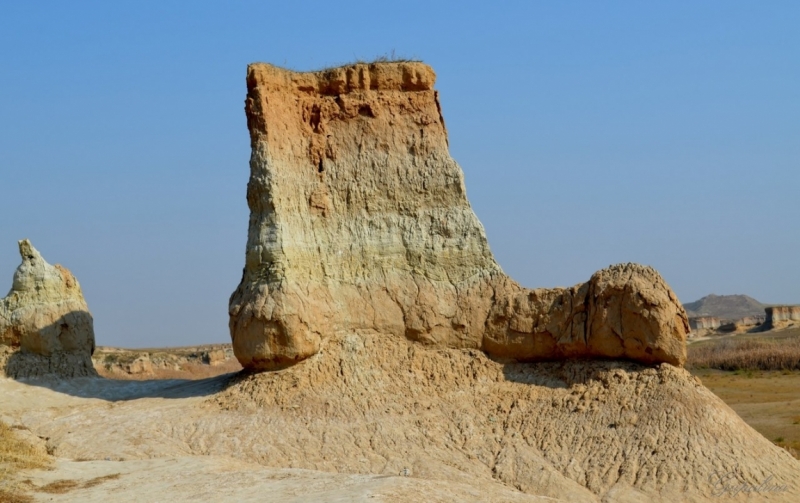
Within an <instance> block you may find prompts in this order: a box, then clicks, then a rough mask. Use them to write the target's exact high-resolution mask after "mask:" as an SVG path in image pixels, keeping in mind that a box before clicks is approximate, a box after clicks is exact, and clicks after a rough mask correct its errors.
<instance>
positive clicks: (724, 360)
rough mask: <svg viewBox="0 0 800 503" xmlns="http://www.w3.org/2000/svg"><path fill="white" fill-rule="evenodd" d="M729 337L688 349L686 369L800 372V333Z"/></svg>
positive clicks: (789, 332) (695, 345) (795, 331)
mask: <svg viewBox="0 0 800 503" xmlns="http://www.w3.org/2000/svg"><path fill="white" fill-rule="evenodd" d="M787 332H788V333H781V332H779V333H778V334H776V335H773V336H753V335H748V336H739V337H726V338H724V339H720V340H717V341H705V342H701V343H697V344H692V345H690V346H689V348H688V350H689V358H688V361H687V367H690V368H709V369H719V370H738V371H752V370H800V331H798V330H791V331H787Z"/></svg>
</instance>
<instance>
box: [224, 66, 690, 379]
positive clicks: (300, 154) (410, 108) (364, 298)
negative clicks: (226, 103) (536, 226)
mask: <svg viewBox="0 0 800 503" xmlns="http://www.w3.org/2000/svg"><path fill="white" fill-rule="evenodd" d="M434 81H435V74H434V72H433V70H432V69H431V68H430V67H428V66H427V65H424V64H422V63H416V62H406V63H378V64H356V65H352V66H347V67H342V68H336V69H331V70H326V71H322V72H316V73H296V72H292V71H288V70H284V69H280V68H277V67H274V66H271V65H268V64H253V65H250V66H249V67H248V73H247V88H248V95H247V100H246V107H245V109H246V114H247V124H248V128H249V130H250V140H251V147H252V155H251V160H250V180H249V182H248V188H247V201H248V205H249V207H250V211H251V213H250V224H249V230H248V240H247V252H246V261H245V267H244V273H243V277H242V280H241V283H240V284H239V287H238V288H237V289H236V291H235V292H234V293H233V295H232V296H231V299H230V310H229V313H230V330H231V336H232V339H233V347H234V352H235V354H236V356H237V358H238V359H239V361H240V362H241V363H242V365H244V366H245V367H246V368H249V369H255V370H261V369H273V368H281V367H285V366H288V365H291V364H293V363H296V362H298V361H301V360H303V359H305V358H308V357H309V356H311V355H313V354H315V353H317V352H318V351H319V349H320V343H321V341H322V340H323V339H324V338H325V337H328V336H329V335H331V334H333V333H337V332H343V331H344V332H352V331H355V330H375V331H377V332H381V333H387V334H392V335H396V336H398V337H405V338H408V339H410V340H413V341H418V342H421V343H423V344H426V345H430V346H436V347H450V348H475V349H482V350H484V351H486V352H487V353H489V354H490V355H492V356H494V357H500V358H510V359H516V360H522V361H532V360H544V359H560V358H569V357H607V358H628V359H632V360H637V361H640V362H644V363H658V362H668V363H671V364H673V365H681V364H683V362H684V361H685V357H686V349H685V339H686V334H687V332H688V331H689V325H688V321H687V318H686V314H685V312H684V310H683V307H682V306H681V304H680V303H679V302H678V300H677V298H676V296H675V294H674V293H673V292H672V291H671V290H670V288H669V287H668V286H667V284H666V283H665V282H664V281H663V279H662V278H661V277H660V276H659V274H658V273H657V272H656V271H655V270H653V269H652V268H650V267H645V266H641V265H637V264H624V265H616V266H612V267H609V268H608V269H604V270H602V271H600V272H598V273H595V274H594V275H593V276H592V278H591V279H590V281H589V282H587V283H584V284H580V285H576V286H574V287H572V288H555V289H527V288H523V287H522V286H520V285H519V284H517V283H516V282H514V281H513V280H512V279H510V278H509V277H508V276H506V275H505V274H504V273H503V271H502V270H501V268H500V266H499V265H498V264H497V262H496V261H495V259H494V257H493V256H492V253H491V251H490V250H489V244H488V242H487V239H486V235H485V233H484V230H483V226H482V225H481V223H480V222H479V221H478V219H477V217H476V216H475V214H474V213H473V211H472V209H471V207H470V205H469V201H468V200H467V197H466V189H465V186H464V177H463V173H462V171H461V168H460V167H459V166H458V164H457V163H456V162H455V161H454V160H453V159H452V158H451V157H450V155H449V152H448V139H447V130H446V128H445V124H444V119H443V117H442V113H441V106H440V103H439V95H438V92H437V91H436V90H434V88H433V85H434Z"/></svg>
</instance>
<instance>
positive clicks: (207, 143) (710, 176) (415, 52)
mask: <svg viewBox="0 0 800 503" xmlns="http://www.w3.org/2000/svg"><path fill="white" fill-rule="evenodd" d="M798 27H800V3H798V2H795V1H773V2H759V1H749V2H742V1H708V2H696V1H658V2H639V1H626V2H619V1H603V2H595V1H574V2H549V1H540V2H415V1H403V2H374V1H372V2H343V3H340V4H337V3H335V2H283V3H278V2H275V3H271V2H237V1H226V2H206V1H197V2H172V1H159V2H144V1H136V2H125V1H115V2H77V1H76V2H5V3H4V4H3V6H2V7H0V64H1V65H2V67H1V69H0V288H3V289H4V291H3V292H1V293H0V295H3V294H4V293H5V291H6V289H8V288H10V286H11V279H12V275H13V272H14V269H15V268H16V267H17V265H18V264H19V261H20V259H19V255H18V252H17V244H16V242H17V240H18V239H22V238H24V237H28V238H30V239H31V240H32V241H33V244H34V245H35V246H36V247H37V248H38V249H39V250H40V251H41V252H42V254H43V255H44V257H45V258H46V259H47V260H48V261H49V262H51V263H61V264H63V265H65V266H66V267H68V268H69V269H71V270H72V271H73V273H75V275H76V276H77V278H78V280H79V281H80V282H81V285H82V287H83V291H84V294H85V297H86V299H87V301H88V304H89V307H90V309H91V311H92V313H93V315H94V317H95V331H96V336H97V343H98V344H99V345H118V346H129V347H147V346H168V345H169V346H176V345H188V344H199V343H207V342H218V341H228V340H229V334H228V328H227V319H228V316H227V303H228V297H229V295H230V293H231V292H232V291H233V290H234V288H235V287H236V285H237V284H238V282H239V279H240V277H241V271H242V267H243V265H244V247H245V243H246V233H247V219H248V209H247V205H246V201H245V186H246V183H247V179H248V173H249V171H248V170H249V167H248V159H249V154H250V152H249V139H248V134H247V128H246V121H245V116H244V111H243V102H244V97H245V92H246V89H245V69H246V65H247V64H248V63H250V62H254V61H266V62H271V63H275V64H279V65H284V66H288V67H291V68H294V69H298V70H311V69H318V68H320V67H323V66H327V65H332V64H339V63H344V62H347V61H351V60H354V59H358V58H361V59H370V58H373V57H375V56H379V55H383V54H389V53H391V52H392V51H393V50H394V51H395V53H396V54H397V55H399V56H405V57H411V58H419V59H422V60H424V61H425V62H427V63H429V64H431V65H432V66H433V68H434V69H435V71H436V73H437V75H438V80H437V84H436V87H437V88H438V89H439V90H440V92H441V101H442V107H443V113H444V117H445V120H446V123H447V127H448V131H449V134H450V147H451V154H452V155H453V157H454V158H455V159H456V160H457V161H458V162H459V164H460V165H461V166H462V168H463V169H464V172H465V176H466V183H467V190H468V194H469V197H470V200H471V202H472V205H473V207H474V209H475V211H476V213H477V214H478V217H479V218H480V219H481V221H482V222H483V224H484V226H485V228H486V231H487V234H488V236H489V241H490V244H491V247H492V250H493V252H494V253H495V255H496V257H497V259H498V261H499V262H500V264H501V265H502V266H503V268H504V269H505V270H506V272H508V273H509V274H510V275H511V276H512V277H513V278H515V279H517V280H518V281H519V282H520V283H522V284H523V285H525V286H529V287H538V286H559V285H560V286H568V285H572V284H575V283H578V282H582V281H585V280H587V279H588V278H589V277H590V276H591V274H592V273H593V272H594V271H596V270H598V269H601V268H603V267H606V266H608V265H609V264H612V263H617V262H628V261H633V262H641V263H646V264H650V265H652V266H654V267H655V268H656V269H658V270H659V271H660V272H661V274H662V275H663V276H664V277H665V279H666V280H667V282H668V283H669V284H670V285H671V286H672V287H673V289H674V290H675V291H676V293H677V294H678V296H679V297H680V299H681V300H682V301H684V302H689V301H694V300H696V299H698V298H699V297H702V296H704V295H706V294H709V293H716V294H734V293H743V294H747V295H751V296H753V297H755V298H757V299H758V300H761V301H762V302H768V303H800V257H799V256H798V250H800V199H799V197H800V29H798ZM3 285H5V286H3Z"/></svg>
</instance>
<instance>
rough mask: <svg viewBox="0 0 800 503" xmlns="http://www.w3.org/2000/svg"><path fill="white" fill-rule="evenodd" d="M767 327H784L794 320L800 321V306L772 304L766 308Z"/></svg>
mask: <svg viewBox="0 0 800 503" xmlns="http://www.w3.org/2000/svg"><path fill="white" fill-rule="evenodd" d="M764 311H765V312H766V315H767V321H766V322H765V323H764V324H765V325H766V327H767V328H769V329H772V328H782V327H785V326H787V325H789V324H791V323H793V322H800V306H771V307H768V308H766V309H764Z"/></svg>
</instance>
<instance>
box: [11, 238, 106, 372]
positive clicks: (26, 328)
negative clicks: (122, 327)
mask: <svg viewBox="0 0 800 503" xmlns="http://www.w3.org/2000/svg"><path fill="white" fill-rule="evenodd" d="M19 253H20V255H21V256H22V264H20V266H19V267H18V268H17V271H16V272H15V273H14V283H13V285H12V287H11V291H10V292H9V293H8V295H7V296H6V297H5V298H3V299H0V370H3V371H4V372H5V373H6V375H9V376H11V377H28V376H35V375H43V374H58V375H61V376H66V377H75V376H85V375H95V371H94V367H93V366H92V359H91V356H92V352H93V351H94V347H95V344H94V324H93V321H92V315H91V314H90V313H89V309H88V307H87V306H86V301H85V300H84V299H83V293H82V292H81V287H80V285H79V284H78V280H76V279H75V276H73V275H72V273H70V272H69V271H68V270H67V269H66V268H64V267H62V266H60V265H55V266H52V265H50V264H48V263H47V262H46V261H45V260H44V259H43V258H42V256H41V254H40V253H39V252H38V251H37V250H36V249H35V248H34V247H33V245H31V243H30V241H28V240H27V239H23V240H22V241H20V242H19Z"/></svg>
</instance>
